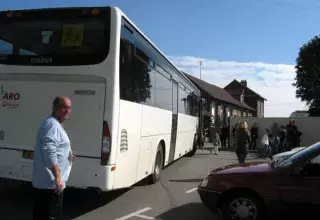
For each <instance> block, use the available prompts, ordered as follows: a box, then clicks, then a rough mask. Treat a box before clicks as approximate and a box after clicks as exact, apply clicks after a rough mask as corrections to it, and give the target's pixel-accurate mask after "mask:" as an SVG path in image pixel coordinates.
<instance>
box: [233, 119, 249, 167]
mask: <svg viewBox="0 0 320 220" xmlns="http://www.w3.org/2000/svg"><path fill="white" fill-rule="evenodd" d="M250 141H251V140H250V133H249V130H248V124H247V122H245V121H241V122H239V124H238V126H237V130H236V154H237V157H238V160H239V163H240V164H243V163H245V160H246V157H247V154H248V147H249V144H250Z"/></svg>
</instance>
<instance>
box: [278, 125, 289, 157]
mask: <svg viewBox="0 0 320 220" xmlns="http://www.w3.org/2000/svg"><path fill="white" fill-rule="evenodd" d="M286 133H287V131H286V128H285V127H284V126H283V125H281V127H280V134H279V137H280V152H284V151H285V146H284V144H285V140H286V136H287V134H286Z"/></svg>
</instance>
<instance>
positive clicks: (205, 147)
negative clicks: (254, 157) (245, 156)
mask: <svg viewBox="0 0 320 220" xmlns="http://www.w3.org/2000/svg"><path fill="white" fill-rule="evenodd" d="M203 148H204V149H210V148H213V145H212V143H204V146H203ZM219 151H234V149H233V148H219ZM248 152H250V153H255V152H257V150H251V149H249V150H248Z"/></svg>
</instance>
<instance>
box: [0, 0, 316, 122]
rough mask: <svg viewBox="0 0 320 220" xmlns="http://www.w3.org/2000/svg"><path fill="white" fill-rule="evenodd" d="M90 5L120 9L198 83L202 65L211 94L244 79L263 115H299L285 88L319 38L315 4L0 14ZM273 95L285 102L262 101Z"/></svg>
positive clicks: (272, 1)
mask: <svg viewBox="0 0 320 220" xmlns="http://www.w3.org/2000/svg"><path fill="white" fill-rule="evenodd" d="M89 2H90V3H89ZM92 5H94V6H96V5H97V6H99V5H114V6H119V7H120V8H121V9H122V10H123V11H124V12H125V13H126V14H127V15H128V16H129V17H130V18H131V20H132V21H133V22H135V23H136V25H137V26H138V27H139V28H140V29H141V30H142V31H143V32H144V33H145V34H146V35H147V36H148V37H149V38H150V39H151V40H152V41H153V42H154V43H155V44H156V45H157V46H158V47H159V48H160V49H161V50H162V51H163V52H164V53H165V54H166V55H168V56H170V57H171V58H172V59H173V61H174V62H175V63H176V64H177V65H178V67H180V68H181V69H184V70H185V71H188V72H190V73H191V74H194V75H196V76H198V75H199V74H198V72H199V64H198V63H199V61H200V60H203V61H204V62H203V78H204V79H205V80H207V81H209V82H211V83H214V84H217V85H218V86H225V85H226V84H227V83H228V82H230V81H231V80H233V78H237V79H239V80H241V79H245V78H246V79H247V80H248V86H249V87H252V88H253V89H256V90H258V92H259V93H264V94H262V95H263V96H265V97H267V99H268V102H267V103H266V114H267V115H270V116H288V114H289V113H290V112H292V111H294V110H296V109H303V108H304V105H303V104H302V103H301V102H299V100H296V99H295V97H294V88H291V86H290V85H291V83H292V82H293V78H294V68H293V66H292V65H294V63H295V59H296V57H297V54H298V50H299V47H300V46H302V44H303V43H305V42H306V41H308V40H309V39H311V38H312V37H314V36H315V35H317V34H318V33H319V28H318V23H319V20H320V13H319V11H320V10H319V9H320V2H318V3H317V1H316V0H304V1H300V0H295V1H293V0H197V1H191V0H175V1H169V0H162V1H156V0H153V1H152V0H134V1H133V0H104V1H102V0H90V1H89V0H87V1H84V0H77V1H75V0H68V1H65V0H64V1H62V0H46V1H38V0H24V1H21V0H11V1H3V2H2V3H1V5H0V9H1V10H4V9H21V8H41V7H57V6H58V7H60V6H92ZM221 67H222V68H221ZM233 72H235V73H234V74H233ZM227 73H228V74H227ZM276 79H277V80H276ZM280 81H281V82H280ZM270 83H271V84H270ZM279 83H280V84H279ZM250 85H251V86H250ZM287 87H288V88H287ZM289 87H290V88H289ZM274 89H278V90H276V91H277V93H279V92H281V93H282V94H284V93H290V95H283V97H282V98H281V97H279V95H277V94H273V95H271V94H269V91H270V90H274ZM280 89H281V91H280ZM286 89H287V90H286ZM286 103H287V104H286ZM276 104H279V105H281V106H280V110H279V109H278V110H277V108H275V107H273V106H275V105H276ZM268 106H269V107H268ZM268 108H269V109H268ZM281 109H282V110H281ZM268 111H269V112H270V114H269V113H268ZM279 111H280V112H281V113H279ZM277 112H278V113H277Z"/></svg>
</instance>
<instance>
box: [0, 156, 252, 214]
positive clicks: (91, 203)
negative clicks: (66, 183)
mask: <svg viewBox="0 0 320 220" xmlns="http://www.w3.org/2000/svg"><path fill="white" fill-rule="evenodd" d="M248 160H254V158H253V157H252V156H250V155H249V156H248ZM236 162H237V160H236V156H235V153H234V152H220V154H219V155H218V156H215V155H212V154H210V153H207V152H198V153H197V154H196V155H195V156H194V157H191V158H188V157H184V158H182V159H180V160H178V161H177V162H175V163H174V164H172V165H170V166H169V167H167V168H165V169H164V170H163V172H162V177H161V180H160V181H159V182H158V183H157V184H155V185H146V183H145V182H144V181H142V182H141V183H139V184H137V186H134V187H132V188H131V189H128V190H121V191H116V192H111V193H105V194H100V195H97V194H96V193H93V192H88V191H84V190H75V189H67V190H66V192H65V199H64V210H63V213H64V219H65V220H70V219H79V220H89V219H95V220H126V219H129V220H143V219H158V220H159V219H162V220H176V219H184V220H194V219H201V220H209V219H210V220H212V219H216V217H215V215H214V214H212V213H211V212H210V211H209V210H208V209H207V208H206V207H204V206H203V204H202V203H201V201H200V198H199V196H198V193H197V191H196V190H195V187H197V185H198V184H199V183H200V182H201V181H202V179H203V177H204V176H205V175H206V174H207V173H208V172H209V171H210V170H212V169H213V168H216V167H219V166H224V165H227V164H232V163H236ZM32 208H33V191H32V187H31V185H30V184H29V183H21V182H16V181H9V180H3V181H2V182H1V183H0V219H1V220H17V219H24V220H31V219H32Z"/></svg>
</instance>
